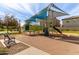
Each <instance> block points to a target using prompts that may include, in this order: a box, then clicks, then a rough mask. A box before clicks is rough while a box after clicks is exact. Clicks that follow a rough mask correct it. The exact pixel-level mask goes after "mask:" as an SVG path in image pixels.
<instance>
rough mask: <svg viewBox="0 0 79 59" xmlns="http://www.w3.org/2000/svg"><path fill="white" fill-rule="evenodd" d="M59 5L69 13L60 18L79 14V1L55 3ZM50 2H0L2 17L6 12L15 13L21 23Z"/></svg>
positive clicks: (0, 15)
mask: <svg viewBox="0 0 79 59" xmlns="http://www.w3.org/2000/svg"><path fill="white" fill-rule="evenodd" d="M54 4H55V5H56V6H57V7H59V8H60V9H62V10H63V11H65V12H66V13H68V14H69V15H66V16H61V17H58V18H59V19H63V18H67V17H70V16H76V15H79V4H78V3H54ZM48 5H49V3H21V2H20V3H0V18H2V17H3V16H5V14H7V13H8V14H11V15H14V16H15V17H16V18H17V19H19V20H21V24H24V21H25V20H26V19H28V18H30V17H31V16H33V15H34V14H36V13H38V12H39V11H40V10H42V9H43V8H45V7H46V6H48Z"/></svg>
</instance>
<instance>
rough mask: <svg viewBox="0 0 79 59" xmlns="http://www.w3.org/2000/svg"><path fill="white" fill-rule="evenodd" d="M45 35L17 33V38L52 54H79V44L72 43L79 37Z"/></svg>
mask: <svg viewBox="0 0 79 59" xmlns="http://www.w3.org/2000/svg"><path fill="white" fill-rule="evenodd" d="M56 38H57V39H55V36H54V37H53V38H52V37H45V36H27V35H16V39H17V40H20V41H22V42H24V43H27V44H29V45H31V46H33V47H35V48H38V49H40V50H42V51H45V52H47V53H49V54H51V55H69V54H71V55H74V54H79V44H78V43H77V44H75V43H76V42H75V43H72V42H71V41H66V40H74V41H77V42H78V37H71V36H70V37H66V36H63V37H62V38H61V37H59V39H58V37H56Z"/></svg>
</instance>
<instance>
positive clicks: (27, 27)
mask: <svg viewBox="0 0 79 59" xmlns="http://www.w3.org/2000/svg"><path fill="white" fill-rule="evenodd" d="M29 27H30V21H29V20H26V21H25V30H26V31H27V30H29Z"/></svg>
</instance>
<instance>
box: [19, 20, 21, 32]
mask: <svg viewBox="0 0 79 59" xmlns="http://www.w3.org/2000/svg"><path fill="white" fill-rule="evenodd" d="M20 22H21V20H19V33H21V24H20Z"/></svg>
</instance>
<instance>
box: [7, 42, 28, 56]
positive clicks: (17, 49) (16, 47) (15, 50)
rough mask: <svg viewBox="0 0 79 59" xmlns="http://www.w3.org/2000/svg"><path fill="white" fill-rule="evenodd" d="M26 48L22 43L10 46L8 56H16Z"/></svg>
mask: <svg viewBox="0 0 79 59" xmlns="http://www.w3.org/2000/svg"><path fill="white" fill-rule="evenodd" d="M27 48H29V46H28V45H25V44H23V43H17V44H15V45H13V46H11V47H10V48H8V54H9V55H13V54H16V53H18V52H20V51H22V50H24V49H27Z"/></svg>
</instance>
